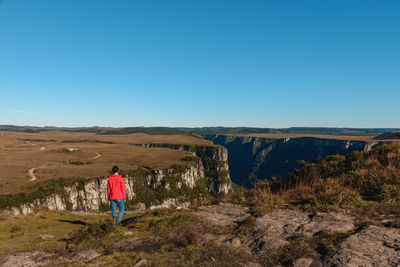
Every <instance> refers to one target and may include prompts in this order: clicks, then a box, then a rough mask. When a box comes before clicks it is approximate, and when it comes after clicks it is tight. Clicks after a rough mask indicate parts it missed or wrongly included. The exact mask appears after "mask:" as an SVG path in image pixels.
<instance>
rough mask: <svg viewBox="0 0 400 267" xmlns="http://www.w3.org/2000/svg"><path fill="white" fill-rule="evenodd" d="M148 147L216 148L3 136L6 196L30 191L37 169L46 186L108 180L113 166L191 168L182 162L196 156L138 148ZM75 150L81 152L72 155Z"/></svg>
mask: <svg viewBox="0 0 400 267" xmlns="http://www.w3.org/2000/svg"><path fill="white" fill-rule="evenodd" d="M145 143H170V144H188V145H209V146H211V145H212V144H211V142H209V141H206V140H203V139H199V138H195V137H191V136H179V135H154V136H153V135H147V134H129V135H105V136H99V135H95V134H88V133H82V134H81V133H79V134H77V133H65V132H50V133H48V132H47V133H34V134H31V133H10V132H0V169H1V172H0V194H10V193H16V192H21V191H23V190H24V189H23V187H24V186H26V185H29V184H31V183H33V181H30V180H31V179H32V176H30V174H29V170H31V169H32V168H35V169H33V171H31V173H33V174H34V175H35V178H37V180H36V181H35V182H42V181H46V180H49V179H54V178H60V177H64V178H67V177H85V178H89V177H101V176H107V175H108V174H109V171H110V169H111V167H112V166H113V165H118V166H119V167H120V168H121V169H122V170H128V169H129V170H134V169H136V168H138V167H139V166H147V167H152V168H166V167H169V166H171V165H172V164H176V163H178V164H185V163H184V162H182V161H181V160H180V159H181V158H183V157H185V156H189V155H192V154H191V153H190V152H186V151H178V150H173V149H166V148H143V147H139V146H136V145H135V144H145ZM69 148H71V149H72V148H76V149H78V151H74V152H69V151H68V149H69ZM77 164H81V165H77ZM38 167H40V168H38Z"/></svg>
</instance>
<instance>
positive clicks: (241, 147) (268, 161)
mask: <svg viewBox="0 0 400 267" xmlns="http://www.w3.org/2000/svg"><path fill="white" fill-rule="evenodd" d="M205 138H206V139H208V140H211V141H212V142H213V143H214V144H219V145H223V146H225V147H226V148H227V149H228V154H229V168H230V173H231V177H232V181H233V182H234V183H236V184H239V185H243V186H246V187H248V188H249V187H251V186H252V182H253V181H254V179H255V178H257V179H262V180H264V179H271V178H272V177H276V178H278V179H283V178H285V177H287V176H289V175H290V174H291V173H292V172H293V171H294V170H295V169H298V168H300V167H301V163H300V161H306V162H316V161H317V160H318V159H319V158H324V157H326V156H328V155H335V154H341V155H344V154H347V153H348V152H350V151H353V150H361V151H369V150H371V149H372V148H374V147H375V146H376V145H378V144H380V143H379V142H363V141H345V140H333V139H321V138H314V137H301V138H281V139H270V138H259V137H243V136H227V135H205Z"/></svg>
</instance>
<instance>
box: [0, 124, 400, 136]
mask: <svg viewBox="0 0 400 267" xmlns="http://www.w3.org/2000/svg"><path fill="white" fill-rule="evenodd" d="M0 131H10V132H25V133H40V132H48V131H63V132H77V133H95V134H132V133H146V134H152V135H171V134H179V135H182V134H183V135H205V134H223V135H243V134H271V133H297V134H327V135H346V136H364V135H365V136H367V135H368V136H371V135H372V136H375V135H381V134H384V133H387V132H397V131H400V129H394V128H365V129H364V128H329V127H291V128H282V129H273V128H257V127H222V126H220V127H194V128H189V127H121V128H112V127H97V126H95V127H75V128H69V127H53V126H46V127H36V126H15V125H0Z"/></svg>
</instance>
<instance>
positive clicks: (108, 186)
mask: <svg viewBox="0 0 400 267" xmlns="http://www.w3.org/2000/svg"><path fill="white" fill-rule="evenodd" d="M110 195H111V188H110V181H107V198H108V200H110Z"/></svg>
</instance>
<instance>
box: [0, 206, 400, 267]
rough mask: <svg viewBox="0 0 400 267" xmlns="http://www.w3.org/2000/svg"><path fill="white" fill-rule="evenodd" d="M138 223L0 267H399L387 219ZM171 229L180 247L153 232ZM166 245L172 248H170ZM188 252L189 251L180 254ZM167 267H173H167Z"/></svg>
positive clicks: (394, 228)
mask: <svg viewBox="0 0 400 267" xmlns="http://www.w3.org/2000/svg"><path fill="white" fill-rule="evenodd" d="M172 214H173V215H172ZM182 214H185V216H186V215H188V216H190V218H191V219H190V221H188V224H180V223H182V222H183V221H184V218H186V217H182V216H181V215H182ZM146 216H147V215H143V214H137V215H135V214H130V215H129V218H127V219H126V220H125V221H124V222H123V223H122V224H121V226H119V227H120V228H119V229H120V230H118V231H119V234H120V235H119V236H118V238H114V239H113V238H111V239H110V242H109V244H108V245H107V246H106V247H105V248H104V247H98V246H95V247H93V248H91V246H90V245H85V246H83V247H79V249H77V250H62V251H51V250H48V251H41V250H34V249H33V250H30V251H23V252H19V253H14V254H12V255H7V256H4V257H3V259H2V261H0V262H2V264H1V266H3V267H7V266H44V265H49V266H50V265H53V264H54V263H57V262H58V263H60V264H61V265H76V266H84V265H86V266H103V265H110V266H117V265H121V266H185V264H186V266H188V265H194V266H247V267H250V266H252V267H256V266H282V265H283V266H298V267H300V266H302V267H303V266H365V267H366V266H399V265H400V229H399V228H398V226H399V225H398V223H397V220H396V219H394V218H379V219H376V220H362V219H360V218H356V217H354V216H353V215H352V214H350V213H348V212H346V211H339V212H331V213H309V212H305V211H300V210H296V209H277V210H274V211H272V212H270V213H268V214H266V215H263V216H260V217H254V216H253V215H252V214H251V212H250V208H249V207H245V206H240V205H233V204H219V205H211V206H203V207H199V208H198V209H196V210H190V211H163V212H160V213H157V212H154V211H153V214H152V216H153V217H152V218H151V220H150V222H149V223H147V224H145V223H144V221H143V220H144V219H143V218H145V217H146ZM154 216H155V217H154ZM168 216H175V217H173V220H172V221H171V220H170V221H168V220H167V221H163V218H164V217H168ZM127 217H128V216H127ZM171 218H172V217H171ZM177 218H178V219H177ZM182 218H183V219H182ZM193 218H195V219H193ZM171 222H174V223H177V224H178V225H189V226H193V227H192V228H190V229H189V232H190V233H191V234H189V235H185V239H178V240H176V239H174V238H175V237H171V234H172V235H177V236H180V233H179V227H182V232H184V231H186V230H185V229H186V228H185V227H186V226H185V227H183V226H179V227H178V232H176V229H175V230H168V231H170V232H168V233H167V232H165V233H167V235H165V234H163V233H164V232H163V230H162V229H163V228H161V227H160V225H163V227H169V225H168V224H171ZM141 227H143V229H145V231H148V228H149V227H153V228H154V229H156V230H154V231H153V232H151V233H152V234H151V235H144V234H140V233H141V232H140V231H139V230H140V229H142V228H141ZM174 231H175V232H174ZM146 233H148V232H146ZM165 237H167V239H165ZM41 238H42V239H43V240H46V239H49V240H50V239H52V238H54V237H53V236H51V235H47V236H45V235H44V236H41ZM168 238H169V239H168ZM171 238H172V239H171ZM166 240H169V241H166ZM171 240H173V241H171ZM171 244H174V247H173V248H171V247H170V245H171ZM205 244H213V245H212V246H213V247H212V248H214V249H213V250H219V249H220V248H222V249H223V252H221V254H213V252H212V251H211V252H210V251H209V250H205V248H204V246H205ZM201 246H203V248H202V249H203V250H200V252H201V253H200V254H201V256H199V257H200V258H196V259H194V258H193V257H194V256H192V254H195V253H197V252H196V251H197V248H198V247H201ZM188 247H190V249H189V250H185V249H187V248H188ZM160 251H162V252H163V253H164V254H165V257H166V258H168V257H170V258H171V259H170V260H169V261H168V260H166V259H164V260H160V259H161V258H162V257H164V256H163V254H162V253H161V252H160ZM178 251H179V253H180V254H179V255H180V256H179V257H178V256H177V255H178V254H177V252H178ZM129 253H130V254H129ZM132 253H133V254H132ZM168 253H170V254H168ZM171 253H173V254H171ZM185 253H187V254H185ZM224 253H227V254H224ZM229 254H231V255H233V256H232V257H236V260H233V261H231V262H229V261H230V260H232V259H228V258H227V259H226V261H224V259H223V258H218V256H219V255H221V257H228V256H226V255H229ZM121 255H124V256H123V259H124V262H118V257H122V256H121ZM127 255H129V257H130V258H129V257H128V256H127ZM182 255H184V256H182ZM185 255H186V256H185ZM223 255H225V256H223ZM181 256H182V257H181ZM112 257H114V258H112ZM127 257H128V258H127ZM174 257H177V258H174ZM185 257H186V258H185ZM191 257H192V258H191ZM187 258H190V259H189V260H188V259H187ZM110 259H111V260H110ZM112 259H114V260H112ZM173 262H176V263H177V264H176V265H171V264H172V263H173ZM224 262H225V263H226V264H224Z"/></svg>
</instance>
